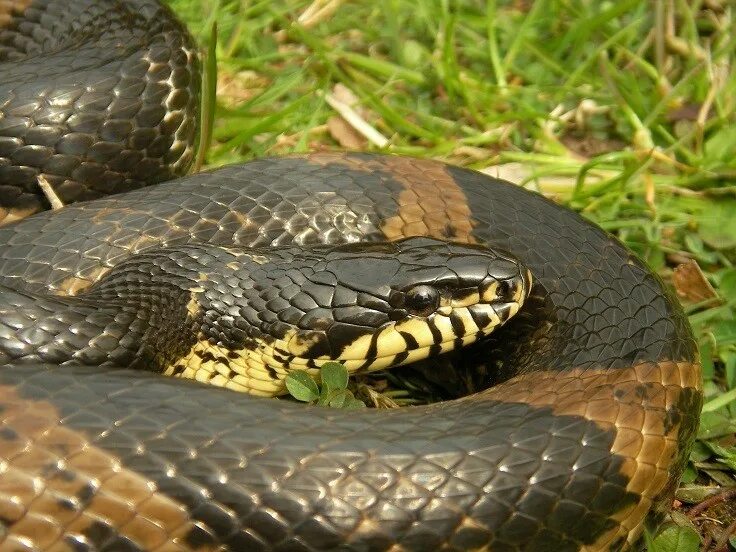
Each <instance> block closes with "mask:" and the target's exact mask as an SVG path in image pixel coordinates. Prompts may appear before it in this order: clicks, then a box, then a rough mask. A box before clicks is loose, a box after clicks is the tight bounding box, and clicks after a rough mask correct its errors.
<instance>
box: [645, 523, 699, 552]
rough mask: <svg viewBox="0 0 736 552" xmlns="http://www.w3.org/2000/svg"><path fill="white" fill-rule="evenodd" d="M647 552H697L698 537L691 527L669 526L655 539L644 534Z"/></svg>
mask: <svg viewBox="0 0 736 552" xmlns="http://www.w3.org/2000/svg"><path fill="white" fill-rule="evenodd" d="M645 539H646V542H647V550H648V551H649V552H698V551H699V550H700V536H699V535H698V532H697V531H696V530H695V529H693V528H692V527H688V526H680V525H671V526H669V527H667V528H665V529H663V530H662V531H661V532H660V533H659V534H658V535H657V536H656V537H654V538H652V537H651V535H649V534H646V536H645Z"/></svg>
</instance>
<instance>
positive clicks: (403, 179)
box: [307, 152, 477, 243]
mask: <svg viewBox="0 0 736 552" xmlns="http://www.w3.org/2000/svg"><path fill="white" fill-rule="evenodd" d="M307 159H308V160H309V162H310V163H316V164H324V165H332V164H337V165H344V166H345V167H348V168H349V169H350V170H354V171H362V172H367V173H377V174H386V175H387V176H390V177H393V178H394V179H395V180H396V181H397V182H399V183H401V184H402V185H403V186H404V189H403V190H402V191H401V192H399V194H398V198H397V204H398V205H397V208H398V212H397V213H396V214H395V215H393V216H389V217H386V219H385V220H384V221H382V224H381V230H382V231H383V234H384V235H385V237H386V238H387V239H389V240H395V239H398V238H402V237H407V236H431V237H433V238H439V239H443V238H444V239H451V240H453V241H455V242H460V243H477V240H476V239H475V238H474V237H473V235H472V232H473V217H472V213H471V211H470V208H469V206H468V201H467V198H466V197H465V193H464V192H463V190H462V189H461V188H460V187H459V186H458V185H457V182H456V181H455V178H454V177H453V176H452V175H450V174H449V173H448V172H447V170H446V169H447V165H445V164H444V163H439V162H435V161H428V160H422V161H421V162H417V160H416V159H414V158H411V157H387V158H385V160H381V161H376V160H374V159H370V158H361V157H358V156H345V155H344V154H342V153H327V152H323V153H314V154H310V155H309V156H308V157H307Z"/></svg>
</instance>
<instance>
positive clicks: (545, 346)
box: [0, 0, 702, 552]
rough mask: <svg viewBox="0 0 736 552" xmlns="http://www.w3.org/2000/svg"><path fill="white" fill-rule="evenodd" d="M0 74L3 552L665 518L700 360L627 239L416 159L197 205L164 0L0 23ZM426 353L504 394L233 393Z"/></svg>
mask: <svg viewBox="0 0 736 552" xmlns="http://www.w3.org/2000/svg"><path fill="white" fill-rule="evenodd" d="M0 74H2V82H0V205H2V212H0V219H3V222H4V224H3V226H2V227H0V549H2V550H8V551H16V550H17V551H20V550H23V551H29V550H49V551H50V550H54V551H67V550H69V551H87V550H90V551H91V550H104V551H133V550H152V551H169V550H172V551H173V550H181V551H183V550H197V551H209V550H236V551H240V550H243V551H251V550H253V551H258V550H279V551H291V550H294V551H327V550H340V551H374V550H375V551H391V552H399V551H426V550H445V551H461V550H463V551H464V550H493V551H507V550H509V551H511V550H541V551H543V550H555V551H567V550H623V549H628V548H633V547H635V546H636V545H637V542H638V541H639V539H640V538H641V536H642V534H643V533H644V531H646V530H652V529H653V528H655V527H656V526H657V525H658V524H659V523H660V522H661V521H662V519H663V518H664V516H665V515H666V513H667V512H668V511H669V509H670V507H671V505H672V500H673V496H674V492H675V489H676V486H677V483H678V480H679V478H680V476H681V474H682V472H683V470H684V467H685V464H686V461H687V457H688V451H689V449H690V446H691V445H692V443H693V440H694V437H695V433H696V430H697V425H698V418H699V411H700V407H701V405H702V389H701V382H700V366H699V363H698V358H697V348H696V342H695V340H694V338H693V334H692V332H691V329H690V327H689V325H688V322H687V318H686V316H685V314H684V312H683V310H682V308H681V306H680V305H679V303H678V301H677V299H676V298H675V297H674V295H673V294H672V293H671V292H670V291H669V290H668V288H667V287H666V286H665V284H664V283H663V282H662V280H661V279H660V278H659V277H658V276H657V275H655V274H654V273H653V272H652V271H651V270H650V269H649V268H648V267H647V266H646V265H645V264H644V263H643V262H642V261H641V260H639V259H638V257H637V256H636V255H634V254H633V253H632V252H630V251H629V250H628V249H627V248H626V247H624V246H623V245H622V244H621V243H620V242H619V241H618V240H617V239H616V238H615V237H613V236H611V235H610V234H608V233H607V232H605V231H603V230H602V229H601V228H599V227H598V226H596V225H594V224H593V223H591V222H589V221H588V220H586V219H585V218H583V217H582V216H580V215H579V214H577V213H575V212H573V211H571V210H569V209H567V208H566V207H563V206H561V205H558V204H556V203H555V202H553V201H551V200H550V199H547V198H545V197H544V196H542V195H541V194H538V193H536V192H533V191H529V190H527V189H525V188H523V187H520V186H517V185H514V184H511V183H509V182H506V181H503V180H499V179H496V178H493V177H491V176H489V175H487V174H484V173H481V172H478V171H474V170H470V169H466V168H461V167H457V166H453V165H449V164H445V163H443V162H440V161H432V160H427V159H416V158H411V157H402V156H394V155H386V154H377V153H360V152H332V151H322V152H314V153H309V154H292V155H287V156H281V157H269V158H264V159H257V160H255V161H251V162H248V163H244V164H235V165H229V166H225V167H221V168H217V169H213V170H207V171H204V172H201V173H197V174H191V175H188V176H187V175H185V173H187V171H188V169H189V167H190V166H191V164H192V160H193V157H194V151H195V148H196V145H197V140H198V138H197V136H198V123H197V120H198V113H199V103H198V101H199V100H198V97H199V77H198V75H199V61H198V56H197V51H196V47H195V45H194V41H193V40H192V39H191V37H190V36H189V35H188V33H187V31H186V30H185V29H184V27H183V25H182V24H181V23H179V22H178V20H177V19H176V17H175V16H174V14H173V13H172V12H171V11H170V10H169V9H168V8H166V7H164V6H162V5H160V4H159V3H158V2H157V1H156V0H126V1H124V0H78V1H76V2H71V3H69V2H62V1H60V0H0ZM39 177H42V179H39ZM41 180H45V181H46V182H47V183H48V185H49V186H50V187H51V188H52V189H53V190H54V192H55V193H56V194H57V195H58V197H59V198H60V199H61V200H62V202H63V203H64V204H65V206H64V207H63V208H61V209H56V210H50V211H48V210H46V211H44V209H46V208H48V207H49V200H48V199H47V194H44V193H41V191H40V190H39V183H40V181H41ZM110 193H112V194H113V195H110V196H107V194H110ZM39 211H41V212H39ZM29 215H30V216H29ZM162 290H163V292H162V295H161V296H156V297H154V292H160V291H162ZM236 311H237V313H240V314H243V320H244V321H241V320H240V319H239V318H237V317H236V316H234V313H236ZM154 327H166V328H169V329H168V330H166V331H165V332H164V333H163V334H161V335H154V334H153V332H152V328H154ZM438 354H439V355H440V358H442V357H444V356H447V355H454V354H457V355H459V357H460V358H461V359H462V358H468V359H474V360H473V362H476V363H477V368H478V370H484V371H485V372H487V373H488V374H489V379H492V380H493V381H492V382H489V383H493V384H494V385H491V386H490V387H487V388H485V389H483V390H480V391H477V392H474V393H472V394H470V395H467V396H465V397H460V398H456V399H452V400H447V401H444V402H439V403H435V404H428V405H423V406H414V407H406V408H399V409H367V408H366V409H351V410H344V409H330V408H324V407H320V406H316V405H304V404H297V403H296V402H294V401H288V400H276V399H273V398H264V397H258V396H252V395H251V394H248V393H242V392H239V391H242V389H241V388H248V389H250V390H255V391H260V392H261V393H260V394H264V395H269V394H278V393H281V392H283V390H284V388H283V386H284V383H283V382H284V374H285V373H286V372H287V371H288V369H289V367H291V366H296V367H301V368H303V369H305V370H307V371H310V370H311V371H312V372H314V371H315V370H316V369H317V368H318V367H319V363H320V362H322V361H323V360H324V359H326V358H336V359H338V360H341V361H343V362H345V363H346V366H347V367H348V368H349V369H350V370H353V371H356V372H360V371H364V370H372V369H378V368H383V367H386V366H389V365H394V364H403V363H406V362H409V361H412V360H419V359H424V360H427V361H428V360H430V357H434V356H435V355H438ZM425 357H427V358H425ZM182 359H187V362H184V361H183V360H182ZM429 367H430V368H431V364H430V365H429ZM395 369H397V370H400V369H401V368H395ZM161 372H164V373H165V374H168V375H169V376H172V377H164V376H162V375H161ZM177 376H178V377H177ZM227 387H231V388H230V389H228V388H227Z"/></svg>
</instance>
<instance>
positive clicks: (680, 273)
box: [672, 259, 717, 303]
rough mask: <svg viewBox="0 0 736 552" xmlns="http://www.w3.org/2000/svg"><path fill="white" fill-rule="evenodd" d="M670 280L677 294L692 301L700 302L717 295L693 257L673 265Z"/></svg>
mask: <svg viewBox="0 0 736 552" xmlns="http://www.w3.org/2000/svg"><path fill="white" fill-rule="evenodd" d="M672 281H673V283H674V285H675V290H676V291H677V295H679V296H680V297H682V298H683V299H686V300H688V301H692V302H693V303H700V302H701V301H707V300H708V299H713V298H715V297H717V295H716V292H715V290H714V289H713V286H711V285H710V282H708V280H707V279H706V277H705V274H703V271H702V270H700V267H699V266H698V263H697V261H695V260H693V259H690V260H688V261H686V262H684V263H682V264H679V265H677V266H676V267H675V270H674V273H673V275H672Z"/></svg>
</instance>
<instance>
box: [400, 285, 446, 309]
mask: <svg viewBox="0 0 736 552" xmlns="http://www.w3.org/2000/svg"><path fill="white" fill-rule="evenodd" d="M439 306H440V293H439V291H437V290H436V289H435V288H433V287H431V286H426V285H420V286H414V287H413V288H411V289H410V290H409V291H407V292H406V296H405V303H404V307H405V308H406V310H408V311H409V312H411V313H412V314H416V315H417V316H427V315H428V314H431V313H433V312H434V311H436V310H437V307H439Z"/></svg>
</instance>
